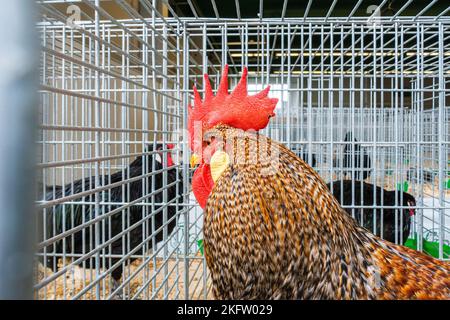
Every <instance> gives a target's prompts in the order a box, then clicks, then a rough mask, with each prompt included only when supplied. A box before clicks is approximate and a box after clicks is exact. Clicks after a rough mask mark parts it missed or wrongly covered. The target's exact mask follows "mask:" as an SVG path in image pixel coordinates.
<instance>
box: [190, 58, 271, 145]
mask: <svg viewBox="0 0 450 320" xmlns="http://www.w3.org/2000/svg"><path fill="white" fill-rule="evenodd" d="M247 74H248V72H247V68H244V70H243V72H242V77H241V80H239V83H238V84H237V86H236V87H235V88H234V90H233V91H232V92H231V93H230V94H228V65H225V67H224V69H223V74H222V78H221V80H220V84H219V88H218V90H217V93H216V95H215V96H214V94H213V91H212V88H211V84H210V82H209V78H208V75H207V74H205V75H204V77H205V88H204V89H205V94H204V98H203V101H202V99H201V97H200V94H199V92H198V90H197V88H196V87H195V86H194V88H193V89H194V107H192V106H191V105H189V106H188V130H189V133H190V135H191V148H192V149H193V150H194V149H195V146H194V145H193V144H194V142H193V141H197V140H198V139H194V134H196V133H199V134H201V130H200V132H199V130H198V129H208V128H212V127H214V126H215V125H217V124H225V125H229V126H231V127H234V128H238V129H242V130H250V129H253V130H261V129H264V128H265V127H266V126H267V124H268V123H269V119H270V118H271V117H273V116H275V114H274V113H273V110H274V109H275V106H276V104H277V102H278V99H276V98H269V97H267V95H268V93H269V89H270V86H267V88H265V89H264V90H262V91H261V92H259V93H257V94H255V95H253V96H249V95H248V92H247ZM200 125H201V127H200ZM194 126H195V127H196V128H195V130H194ZM197 126H199V127H197ZM198 138H200V137H198ZM200 143H201V142H200ZM197 147H200V145H199V146H197Z"/></svg>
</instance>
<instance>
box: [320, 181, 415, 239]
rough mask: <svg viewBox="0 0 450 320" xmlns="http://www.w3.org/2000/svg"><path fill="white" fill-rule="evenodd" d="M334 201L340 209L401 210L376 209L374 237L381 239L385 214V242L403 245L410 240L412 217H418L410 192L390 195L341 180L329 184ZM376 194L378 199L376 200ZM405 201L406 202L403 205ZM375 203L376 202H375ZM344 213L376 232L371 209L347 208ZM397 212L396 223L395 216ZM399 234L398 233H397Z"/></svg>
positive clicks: (363, 184) (370, 186)
mask: <svg viewBox="0 0 450 320" xmlns="http://www.w3.org/2000/svg"><path fill="white" fill-rule="evenodd" d="M327 187H328V189H330V191H332V193H333V195H334V197H335V198H336V199H337V200H338V201H339V203H340V204H341V205H344V206H351V205H352V204H353V205H355V206H356V207H357V206H375V205H376V206H382V207H385V206H387V207H389V206H402V207H404V208H403V209H393V208H383V210H382V209H380V208H376V209H375V217H376V218H375V220H376V222H375V223H376V227H375V234H376V235H377V236H381V215H382V214H383V235H382V237H383V239H386V240H388V241H390V242H394V243H395V242H396V236H397V242H398V243H399V244H404V243H405V242H406V240H407V239H408V237H409V233H410V228H411V217H412V216H413V215H414V213H415V209H414V207H415V206H416V199H415V198H414V197H413V196H412V195H411V194H409V193H407V192H400V191H397V193H396V192H395V191H388V190H385V189H382V188H380V187H378V186H375V185H373V184H370V183H365V182H362V181H351V180H340V181H334V182H333V188H331V183H328V184H327ZM374 192H375V198H374ZM401 197H403V202H401ZM374 200H375V201H374ZM344 210H345V211H346V212H347V213H348V214H349V215H350V216H352V211H353V214H354V218H355V220H356V221H357V222H358V223H359V224H360V225H362V226H363V227H365V228H366V229H368V230H369V231H371V232H373V231H374V228H373V226H374V209H372V208H355V209H353V210H352V208H349V207H346V208H344ZM396 211H397V222H396V217H395V212H396ZM396 230H397V231H396Z"/></svg>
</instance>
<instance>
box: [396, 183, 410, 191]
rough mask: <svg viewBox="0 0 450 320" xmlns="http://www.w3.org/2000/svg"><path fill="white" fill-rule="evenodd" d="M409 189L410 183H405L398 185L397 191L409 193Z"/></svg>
mask: <svg viewBox="0 0 450 320" xmlns="http://www.w3.org/2000/svg"><path fill="white" fill-rule="evenodd" d="M408 189H409V183H408V181H404V182H403V183H397V190H398V191H403V192H407V191H408Z"/></svg>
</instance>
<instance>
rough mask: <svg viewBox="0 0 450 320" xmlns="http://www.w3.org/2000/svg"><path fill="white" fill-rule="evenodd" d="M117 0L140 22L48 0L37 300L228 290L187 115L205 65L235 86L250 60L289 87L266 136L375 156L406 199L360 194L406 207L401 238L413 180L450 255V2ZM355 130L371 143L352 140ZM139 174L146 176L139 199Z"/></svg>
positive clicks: (420, 244) (303, 151) (330, 157)
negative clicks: (266, 12) (74, 14)
mask: <svg viewBox="0 0 450 320" xmlns="http://www.w3.org/2000/svg"><path fill="white" fill-rule="evenodd" d="M113 2H114V3H115V4H117V5H118V6H119V7H120V9H121V10H123V11H124V12H126V13H127V15H128V17H129V18H128V19H121V20H120V19H115V18H114V17H113V16H112V15H111V14H109V13H108V11H107V10H105V9H104V5H103V2H102V1H98V0H97V1H87V0H84V1H55V0H48V1H38V3H39V7H40V9H41V12H42V22H41V23H39V24H38V29H39V31H40V34H41V43H42V53H41V61H42V62H41V73H40V81H41V88H40V91H39V93H40V99H41V106H40V136H39V139H38V141H37V143H38V146H39V150H40V154H39V158H40V160H39V164H38V166H37V167H38V176H39V181H40V182H39V183H38V186H37V194H38V199H37V208H38V209H37V220H38V235H39V239H38V245H37V254H36V260H37V261H38V263H37V264H36V266H37V267H36V280H35V288H34V289H35V297H36V298H38V299H184V298H185V299H203V298H212V297H211V292H210V279H209V276H208V272H207V268H206V263H205V260H204V257H203V251H202V250H203V248H202V219H203V215H202V210H201V209H200V208H199V207H198V205H197V204H196V201H195V199H194V197H193V196H192V194H191V191H190V185H189V179H190V176H191V174H192V172H191V171H190V168H189V165H188V162H189V161H188V159H189V147H188V145H187V143H186V140H185V139H183V135H184V138H185V135H186V133H185V132H184V131H183V128H186V121H187V113H186V107H187V104H188V103H189V102H190V100H191V98H192V95H191V94H192V92H191V88H192V86H193V85H194V84H197V86H198V87H200V88H203V74H204V73H208V74H209V75H210V78H211V80H212V85H213V86H217V84H218V80H219V77H220V74H221V70H222V67H223V66H224V65H225V64H229V65H230V76H229V77H230V87H233V86H234V85H235V84H236V83H237V81H238V80H239V78H240V73H241V70H242V68H243V67H244V66H247V67H248V69H249V73H248V74H249V75H248V83H249V92H250V93H256V92H257V91H259V90H261V89H262V88H264V87H265V86H266V85H268V84H270V85H271V95H272V96H274V97H278V98H279V99H280V102H279V103H278V105H277V108H276V110H275V112H276V115H277V116H276V117H275V118H274V119H272V120H271V123H270V124H269V126H268V127H267V128H266V129H265V130H263V134H266V135H268V136H269V137H271V138H273V139H275V140H277V141H281V142H282V143H285V144H286V145H287V146H288V147H289V148H290V149H292V150H293V151H294V152H297V153H298V154H299V155H301V156H302V157H303V158H304V159H305V160H306V161H308V162H309V163H310V164H311V165H313V166H314V169H315V170H316V171H317V172H318V173H319V174H320V175H321V176H322V177H323V179H324V180H325V181H326V182H330V181H338V180H343V179H347V178H348V173H349V172H350V174H351V176H358V174H360V175H362V174H363V168H361V167H357V166H356V165H355V163H354V161H352V165H351V167H350V168H344V167H343V165H342V161H340V159H342V158H343V150H344V147H345V146H346V145H350V146H352V147H355V146H356V145H357V144H358V145H360V146H361V148H362V150H364V152H365V153H367V154H368V155H369V156H370V157H371V159H372V164H371V167H370V176H369V177H368V178H367V179H366V180H365V181H366V182H368V183H371V184H375V185H377V186H380V187H382V188H385V189H386V190H397V191H396V193H397V194H398V201H396V202H395V203H394V204H393V205H386V204H384V203H383V202H381V203H375V204H373V205H364V203H363V202H364V201H363V200H364V193H363V192H362V190H356V189H355V188H356V184H355V186H353V188H354V189H355V190H354V191H355V192H356V193H358V192H360V193H361V197H362V199H361V200H360V201H361V202H360V203H357V201H356V200H355V199H354V198H353V199H352V201H351V204H350V205H344V206H343V207H344V208H350V209H351V210H352V215H353V216H355V214H356V212H357V211H358V210H361V209H372V210H373V211H374V212H375V210H378V209H379V210H381V212H382V213H383V212H384V210H388V209H394V210H395V217H396V219H395V229H396V232H395V235H396V236H395V242H396V243H400V241H401V240H400V238H401V236H402V233H401V232H402V231H401V227H402V225H403V223H406V222H405V221H403V216H402V214H401V210H402V209H408V207H407V206H406V205H404V204H402V203H403V201H402V200H403V193H402V192H400V190H406V191H408V192H409V193H411V194H412V195H413V196H414V197H415V198H416V201H417V203H416V205H415V206H414V208H413V209H414V210H415V214H414V216H413V217H412V222H411V233H410V237H411V238H414V239H415V240H416V241H417V249H418V250H422V251H423V250H425V251H426V248H424V243H425V241H434V242H436V243H437V254H438V258H440V259H443V260H449V256H448V254H449V253H448V252H447V251H446V250H445V248H446V247H445V246H446V245H449V241H450V217H449V215H450V191H449V188H450V185H449V179H450V177H449V171H450V167H449V160H450V158H449V156H450V152H449V150H450V148H449V145H450V128H449V123H450V107H449V86H450V84H449V82H450V81H449V80H450V67H449V65H450V64H449V61H450V40H449V37H450V33H449V28H450V20H449V18H448V16H446V15H445V14H446V13H447V12H448V9H447V10H444V11H443V12H442V13H441V14H440V15H438V16H425V15H424V14H425V13H426V10H425V9H427V8H428V9H429V8H430V7H431V6H432V5H434V4H435V3H436V1H430V3H429V4H428V5H426V6H425V7H424V9H423V10H421V11H420V12H418V14H417V15H416V16H402V15H401V11H399V12H398V13H397V14H396V15H394V16H390V17H369V19H368V17H360V16H354V13H355V12H356V11H357V9H358V8H359V7H360V6H361V5H362V1H355V7H354V8H353V9H352V10H351V11H350V12H349V14H348V16H346V17H335V16H333V15H332V13H333V8H334V7H335V6H336V4H337V3H338V2H337V1H333V3H332V6H331V7H330V9H329V11H328V12H327V13H326V15H325V16H323V17H309V16H308V12H309V10H310V8H311V6H312V5H313V4H312V1H308V3H307V4H306V7H305V13H304V16H303V17H300V18H289V17H286V16H285V14H286V10H287V8H288V7H287V3H288V2H287V1H284V2H283V7H282V14H281V16H280V17H279V18H265V17H264V16H263V7H262V5H261V6H260V12H259V17H258V18H242V17H240V16H239V12H240V11H239V1H236V2H235V4H236V10H237V16H238V18H237V19H236V18H225V17H221V16H220V15H219V11H218V10H217V4H216V2H215V1H214V0H211V5H212V6H213V8H215V10H214V12H215V15H216V17H215V18H202V17H200V16H199V14H198V13H197V12H196V9H195V7H194V6H192V5H191V8H192V17H179V16H177V14H176V12H175V9H174V8H173V7H171V5H170V3H169V2H167V1H147V0H141V1H139V4H140V7H141V11H140V12H138V11H137V10H136V9H135V8H134V7H133V6H132V5H131V4H130V3H129V2H127V1H113ZM188 2H189V3H191V2H190V1H188ZM410 2H411V1H406V2H405V6H404V8H402V9H403V10H405V9H406V7H407V6H408V5H409V3H410ZM262 3H263V2H262V1H261V2H260V4H262ZM60 4H67V5H70V4H75V5H78V4H80V5H84V6H85V8H86V10H84V11H83V10H82V11H81V12H80V14H81V21H77V22H76V24H68V21H67V14H66V13H65V12H64V11H62V10H61V8H59V7H58V5H60ZM385 4H386V1H380V4H379V7H378V8H381V7H382V6H384V5H385ZM161 6H165V8H166V9H167V11H168V12H169V13H170V14H171V15H172V17H167V16H164V15H163V14H162V12H163V11H164V10H162V9H161V8H162V7H161ZM428 9H427V10H428ZM375 18H376V20H374V19H375ZM348 132H351V133H352V134H353V136H354V137H355V138H356V139H357V141H351V142H348V141H344V140H345V135H346V134H347V133H348ZM170 144H174V145H175V148H174V149H171V147H170ZM353 150H355V149H353ZM363 156H364V155H363V152H359V153H358V152H356V151H353V153H352V157H356V158H359V159H360V160H362V159H363ZM139 157H141V159H142V160H143V163H142V165H141V166H140V167H139V168H138V169H139V170H137V173H135V174H131V171H132V170H131V166H132V165H133V161H134V160H135V159H138V158H139ZM170 157H172V158H174V160H175V163H174V164H173V165H172V166H168V165H167V164H168V160H169V158H170ZM314 157H315V158H316V163H315V164H314V163H313V161H312V159H314ZM356 158H355V159H356ZM158 166H159V167H158ZM161 166H162V167H161ZM173 172H175V174H172V173H173ZM113 177H114V179H113ZM80 179H81V181H83V182H82V183H78V184H77V181H80ZM169 180H170V181H169ZM354 180H355V179H354ZM62 186H64V187H62ZM134 188H141V189H140V190H141V192H140V193H139V194H138V195H137V196H133V192H132V191H133V190H134ZM62 190H64V191H62ZM58 192H59V193H58ZM58 195H59V196H58ZM77 210H78V211H79V212H78V216H77V215H76V212H77ZM57 212H58V214H57ZM80 212H81V213H80ZM79 216H81V217H80V218H77V217H79ZM58 217H60V219H61V221H60V226H59V227H58V220H57V218H58ZM373 219H374V223H373V225H374V228H373V232H375V233H377V232H378V235H380V236H382V237H383V234H379V231H378V230H376V228H375V225H376V221H375V220H376V219H377V215H375V214H374V215H373ZM380 219H381V221H380V223H381V224H383V214H381V216H380ZM361 223H362V221H361ZM58 228H59V229H58ZM381 230H382V228H381ZM397 231H399V232H397ZM381 233H382V231H381ZM136 238H137V239H138V240H137V241H136ZM133 241H134V242H133ZM118 270H121V274H119V275H120V277H119V279H114V277H117V273H118ZM119 273H120V272H119Z"/></svg>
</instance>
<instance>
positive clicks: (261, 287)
mask: <svg viewBox="0 0 450 320" xmlns="http://www.w3.org/2000/svg"><path fill="white" fill-rule="evenodd" d="M227 73H228V68H227V67H225V68H224V72H223V75H222V80H221V83H220V85H219V88H218V91H217V94H216V96H214V94H213V92H212V90H211V85H210V83H209V80H208V77H207V75H205V96H204V99H203V100H202V99H201V97H200V95H199V93H198V91H197V89H196V88H195V87H194V106H193V107H192V106H189V107H188V129H189V131H190V147H191V150H192V151H193V154H192V157H191V165H198V167H197V169H196V171H195V172H194V175H193V177H192V188H193V192H194V195H195V197H196V198H197V200H198V202H199V204H200V206H201V207H203V208H204V229H203V232H204V250H205V251H204V252H205V258H206V263H207V266H208V268H209V271H210V273H211V279H212V290H213V294H214V295H215V297H216V298H219V299H429V298H435V299H448V298H450V266H449V265H448V264H447V263H446V262H443V261H440V260H437V259H434V258H431V257H429V256H427V255H425V254H423V253H420V252H417V251H414V250H411V249H408V248H406V247H403V246H399V245H395V244H393V243H390V242H388V241H385V240H382V239H380V238H379V237H377V236H375V235H373V234H372V233H370V232H369V231H368V230H366V229H365V228H363V227H360V226H359V225H358V224H357V223H356V222H355V221H354V220H353V219H352V218H351V217H350V216H349V215H348V214H347V213H346V212H345V211H344V210H343V209H342V208H341V206H340V205H339V202H338V201H337V200H336V199H335V198H334V197H333V195H332V194H331V193H330V191H329V190H328V188H327V186H326V184H325V183H324V181H323V180H322V179H321V178H320V176H319V175H318V174H317V173H316V172H315V171H314V170H313V169H312V168H311V167H310V166H308V165H307V164H306V163H305V162H304V161H303V160H302V159H300V158H299V157H297V156H296V155H295V154H294V153H293V152H292V151H290V150H289V149H287V148H286V147H285V146H284V145H282V144H280V143H278V142H276V141H273V140H271V139H269V138H267V137H265V136H263V135H261V134H259V133H258V131H259V130H261V129H263V128H264V127H265V126H267V124H268V122H269V120H270V118H271V117H273V116H274V108H275V105H276V103H277V100H276V99H270V98H268V97H267V95H268V91H269V88H266V89H265V90H263V91H262V92H260V93H258V94H256V95H253V96H248V95H247V79H246V76H247V69H245V68H244V71H243V76H242V78H241V80H240V81H239V83H238V84H237V86H236V88H235V89H234V91H233V92H232V93H231V94H228V84H227Z"/></svg>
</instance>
